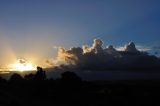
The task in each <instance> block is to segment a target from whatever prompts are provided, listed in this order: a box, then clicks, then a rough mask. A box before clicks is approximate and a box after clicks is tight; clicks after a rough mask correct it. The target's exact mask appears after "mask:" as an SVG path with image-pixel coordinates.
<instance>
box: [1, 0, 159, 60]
mask: <svg viewBox="0 0 160 106" xmlns="http://www.w3.org/2000/svg"><path fill="white" fill-rule="evenodd" d="M159 5H160V1H159V0H0V42H1V43H0V49H2V50H1V53H0V57H3V58H4V57H5V56H6V55H5V54H6V51H10V50H11V51H12V52H14V54H16V56H17V57H25V56H26V55H29V56H31V57H36V56H37V55H38V56H39V57H40V56H41V58H48V57H52V56H54V55H55V54H56V50H54V49H53V46H64V47H66V48H69V47H72V46H81V45H83V44H88V45H90V44H91V43H92V40H93V39H94V38H101V39H102V40H103V41H104V42H105V45H107V44H113V45H115V46H119V45H120V46H121V45H124V44H125V43H127V42H130V41H133V42H135V43H137V44H138V45H142V46H148V47H152V46H160V35H159V34H160V6H159ZM6 48H9V50H8V49H6ZM4 55H5V56H4Z"/></svg>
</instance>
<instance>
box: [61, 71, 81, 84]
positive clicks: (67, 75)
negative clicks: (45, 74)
mask: <svg viewBox="0 0 160 106" xmlns="http://www.w3.org/2000/svg"><path fill="white" fill-rule="evenodd" d="M61 76H62V78H61V79H62V80H63V81H68V82H77V81H81V80H82V79H81V78H80V77H79V76H77V74H75V73H74V72H69V71H66V72H64V73H62V74H61Z"/></svg>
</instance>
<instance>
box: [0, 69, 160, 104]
mask: <svg viewBox="0 0 160 106" xmlns="http://www.w3.org/2000/svg"><path fill="white" fill-rule="evenodd" d="M159 89H160V80H114V81H102V80H101V81H84V80H82V79H81V78H80V77H79V76H77V75H76V74H75V73H74V72H69V71H66V72H64V73H62V74H61V78H59V79H54V78H51V79H47V78H46V74H45V71H43V69H42V68H40V67H37V72H36V73H35V74H28V75H26V76H24V77H21V76H20V75H19V74H17V73H15V74H13V75H12V76H11V77H10V79H9V80H5V79H3V78H1V77H0V105H1V106H31V105H33V106H35V105H39V106H66V105H71V106H74V105H76V106H86V105H93V106H117V105H123V106H142V105H153V103H154V104H156V105H157V106H158V105H160V103H159V100H157V98H159V97H160V91H159Z"/></svg>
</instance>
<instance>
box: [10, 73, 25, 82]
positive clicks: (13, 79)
mask: <svg viewBox="0 0 160 106" xmlns="http://www.w3.org/2000/svg"><path fill="white" fill-rule="evenodd" d="M23 80H24V79H23V77H22V76H20V75H19V74H17V73H15V74H13V75H12V76H11V77H10V79H9V81H11V82H22V81H23Z"/></svg>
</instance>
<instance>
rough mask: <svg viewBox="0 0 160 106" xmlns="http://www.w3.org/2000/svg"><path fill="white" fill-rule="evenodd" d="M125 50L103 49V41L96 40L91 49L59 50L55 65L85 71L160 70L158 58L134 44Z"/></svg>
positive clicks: (108, 47)
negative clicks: (58, 64) (59, 63)
mask: <svg viewBox="0 0 160 106" xmlns="http://www.w3.org/2000/svg"><path fill="white" fill-rule="evenodd" d="M123 48H124V50H123V51H118V50H116V49H115V48H114V47H113V46H112V45H109V46H107V47H106V48H103V41H102V40H101V39H95V40H94V41H93V44H92V46H91V47H88V46H82V47H73V48H70V49H69V50H66V49H64V48H59V50H58V56H57V60H56V61H55V63H56V62H57V63H58V62H61V64H64V65H65V66H66V67H71V66H72V68H73V67H74V68H76V69H84V70H112V69H113V70H114V69H127V70H135V69H136V70H137V69H140V70H143V69H147V70H149V69H153V68H154V69H159V68H160V67H159V66H160V60H159V59H158V58H157V57H155V56H149V55H148V54H147V53H146V52H141V51H139V50H138V49H136V46H135V44H134V43H133V42H130V43H129V44H126V45H125V46H124V47H123ZM55 63H54V64H55ZM64 65H63V66H64ZM61 66H62V65H61Z"/></svg>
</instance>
